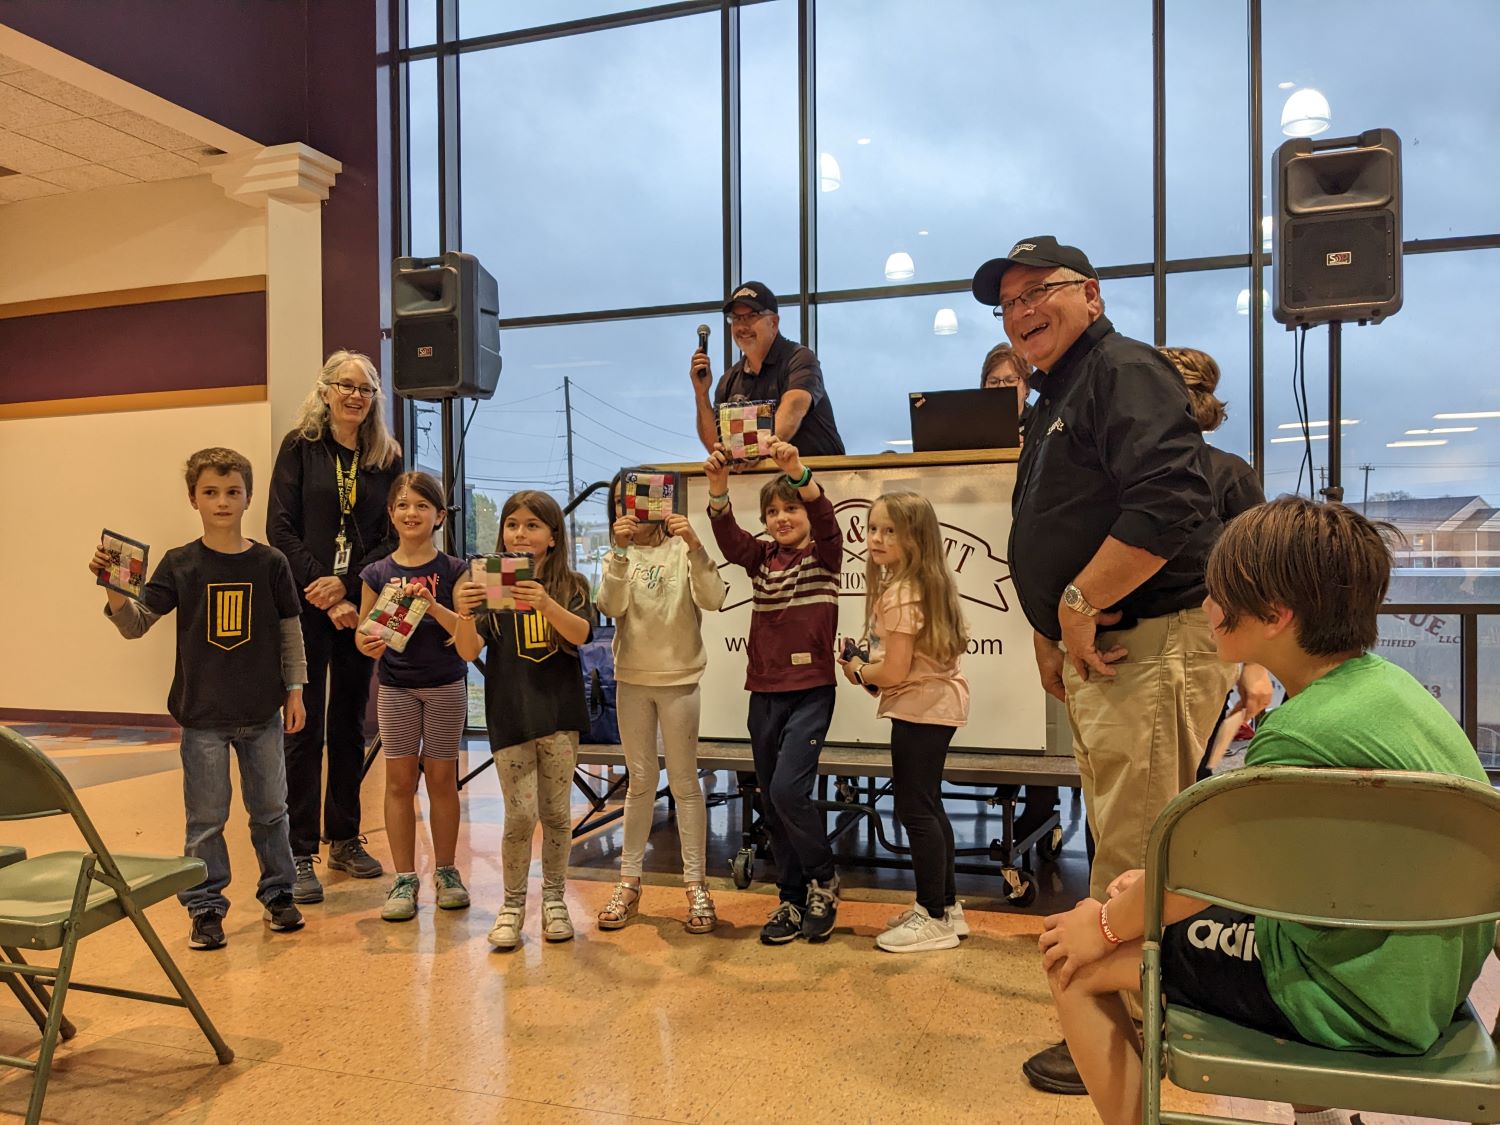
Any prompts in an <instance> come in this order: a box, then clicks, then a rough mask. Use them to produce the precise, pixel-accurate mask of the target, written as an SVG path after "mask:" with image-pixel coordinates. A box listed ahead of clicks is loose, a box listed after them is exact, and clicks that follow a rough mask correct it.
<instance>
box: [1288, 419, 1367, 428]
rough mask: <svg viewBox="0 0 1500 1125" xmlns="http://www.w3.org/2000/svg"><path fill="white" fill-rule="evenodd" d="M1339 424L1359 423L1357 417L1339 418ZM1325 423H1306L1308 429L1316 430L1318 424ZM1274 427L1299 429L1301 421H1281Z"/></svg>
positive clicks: (1323, 423)
mask: <svg viewBox="0 0 1500 1125" xmlns="http://www.w3.org/2000/svg"><path fill="white" fill-rule="evenodd" d="M1339 424H1340V425H1341V426H1357V425H1359V419H1358V418H1340V419H1339ZM1327 425H1328V423H1327V421H1322V422H1309V423H1307V426H1308V429H1312V430H1316V429H1318V428H1319V427H1320V426H1327ZM1276 428H1277V429H1278V430H1300V429H1301V428H1302V423H1301V422H1283V423H1281V425H1279V426H1277V427H1276Z"/></svg>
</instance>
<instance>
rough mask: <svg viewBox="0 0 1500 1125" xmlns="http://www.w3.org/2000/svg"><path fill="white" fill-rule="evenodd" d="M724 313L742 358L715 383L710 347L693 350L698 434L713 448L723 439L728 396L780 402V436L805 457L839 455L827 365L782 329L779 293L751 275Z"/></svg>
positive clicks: (735, 399)
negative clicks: (826, 387) (825, 385)
mask: <svg viewBox="0 0 1500 1125" xmlns="http://www.w3.org/2000/svg"><path fill="white" fill-rule="evenodd" d="M724 317H725V319H726V320H728V322H729V330H730V334H731V335H732V336H733V337H734V342H735V344H736V345H737V346H738V347H739V349H740V352H741V355H740V361H739V362H738V363H736V364H735V365H734V366H733V367H731V368H730V369H729V370H728V371H726V372H725V373H724V378H722V379H720V380H719V385H718V386H717V387H715V388H714V391H713V397H712V401H710V398H709V387H710V386H711V385H712V384H713V379H714V375H713V366H712V364H711V363H710V361H709V358H708V353H707V352H703V351H696V352H694V353H693V359H692V364H691V366H690V368H689V374H690V375H691V376H692V380H693V390H694V392H695V394H696V395H697V403H698V437H699V438H700V439H702V441H703V448H704V449H707V450H708V451H709V452H710V453H711V452H713V448H714V442H716V441H718V440H719V407H720V406H722V405H724V404H725V403H726V402H775V403H776V436H777V437H779V438H780V439H781V440H782V441H787V442H791V443H792V444H793V445H795V446H796V447H797V452H798V453H799V454H801V455H802V456H803V457H828V456H839V455H842V454H843V452H844V439H843V438H841V437H840V436H839V428H838V424H837V423H836V422H834V420H833V404H832V403H830V402H829V401H828V392H827V391H825V390H824V389H823V370H822V368H821V367H819V366H818V357H817V356H816V355H814V354H813V350H812V349H811V348H808V347H804V346H803V345H801V344H799V343H797V342H796V341H795V340H788V339H787V338H786V337H785V336H783V335H782V334H781V316H780V314H779V313H778V311H777V305H776V294H774V293H772V292H771V291H770V289H768V288H766V286H764V285H762V284H761V283H760V282H758V281H747V282H745V283H744V284H743V285H741V286H739V287H738V288H737V289H735V291H734V292H733V293H731V294H730V296H729V300H727V301H725V302H724Z"/></svg>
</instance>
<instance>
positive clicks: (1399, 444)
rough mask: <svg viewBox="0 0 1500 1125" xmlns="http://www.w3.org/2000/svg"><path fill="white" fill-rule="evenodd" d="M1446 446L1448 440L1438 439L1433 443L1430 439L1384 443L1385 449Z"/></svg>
mask: <svg viewBox="0 0 1500 1125" xmlns="http://www.w3.org/2000/svg"><path fill="white" fill-rule="evenodd" d="M1447 444H1448V439H1447V438H1438V439H1437V440H1435V441H1434V440H1432V439H1430V438H1428V439H1424V440H1422V441H1388V442H1386V443H1385V447H1386V448H1387V449H1410V448H1412V447H1413V446H1417V445H1447Z"/></svg>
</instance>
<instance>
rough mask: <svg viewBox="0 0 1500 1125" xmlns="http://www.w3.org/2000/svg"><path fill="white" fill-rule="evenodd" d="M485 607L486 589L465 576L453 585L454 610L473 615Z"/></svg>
mask: <svg viewBox="0 0 1500 1125" xmlns="http://www.w3.org/2000/svg"><path fill="white" fill-rule="evenodd" d="M483 607H484V587H483V586H481V585H480V584H479V583H478V582H475V581H474V580H473V579H471V578H469V577H468V576H467V575H465V576H464V577H463V578H460V579H459V580H458V581H457V582H455V583H454V584H453V608H454V609H456V610H458V612H459V613H473V612H474V611H475V610H476V609H482V608H483Z"/></svg>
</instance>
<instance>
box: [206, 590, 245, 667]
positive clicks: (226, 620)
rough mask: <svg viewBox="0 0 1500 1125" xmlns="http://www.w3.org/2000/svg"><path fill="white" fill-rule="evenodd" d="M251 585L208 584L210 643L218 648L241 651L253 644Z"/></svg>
mask: <svg viewBox="0 0 1500 1125" xmlns="http://www.w3.org/2000/svg"><path fill="white" fill-rule="evenodd" d="M253 591H254V586H253V585H252V584H251V583H249V582H210V583H209V584H208V643H209V644H211V645H213V646H214V647H215V648H222V649H224V650H225V651H226V652H227V651H228V650H229V649H235V648H239V647H240V645H242V644H245V643H246V642H248V641H249V640H250V595H251V593H252V592H253Z"/></svg>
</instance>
